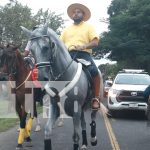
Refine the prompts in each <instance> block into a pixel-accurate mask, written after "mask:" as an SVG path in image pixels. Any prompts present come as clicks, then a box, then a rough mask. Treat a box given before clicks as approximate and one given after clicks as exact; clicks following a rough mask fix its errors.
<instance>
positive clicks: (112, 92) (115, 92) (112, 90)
mask: <svg viewBox="0 0 150 150" xmlns="http://www.w3.org/2000/svg"><path fill="white" fill-rule="evenodd" d="M120 92H121V91H120V90H116V89H112V88H111V89H110V90H109V95H110V96H112V95H113V96H116V95H118V94H120Z"/></svg>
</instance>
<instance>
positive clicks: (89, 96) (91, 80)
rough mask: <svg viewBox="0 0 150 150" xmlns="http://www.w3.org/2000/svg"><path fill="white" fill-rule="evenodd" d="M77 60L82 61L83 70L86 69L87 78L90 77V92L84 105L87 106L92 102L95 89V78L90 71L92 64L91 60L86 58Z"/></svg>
mask: <svg viewBox="0 0 150 150" xmlns="http://www.w3.org/2000/svg"><path fill="white" fill-rule="evenodd" d="M76 61H77V62H80V63H81V64H82V70H83V71H84V73H85V74H86V76H87V79H88V92H87V93H88V94H87V97H86V99H87V100H86V101H85V103H84V105H83V107H86V106H87V105H88V104H89V103H91V99H92V98H93V97H94V91H93V84H94V83H93V78H92V76H91V73H90V72H89V70H88V68H87V67H88V66H90V65H91V62H90V61H87V60H85V59H77V60H76Z"/></svg>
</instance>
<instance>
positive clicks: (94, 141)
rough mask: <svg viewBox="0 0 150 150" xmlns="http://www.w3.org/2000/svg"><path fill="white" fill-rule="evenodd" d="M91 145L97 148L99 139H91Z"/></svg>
mask: <svg viewBox="0 0 150 150" xmlns="http://www.w3.org/2000/svg"><path fill="white" fill-rule="evenodd" d="M91 145H92V146H96V145H97V138H96V137H94V138H91Z"/></svg>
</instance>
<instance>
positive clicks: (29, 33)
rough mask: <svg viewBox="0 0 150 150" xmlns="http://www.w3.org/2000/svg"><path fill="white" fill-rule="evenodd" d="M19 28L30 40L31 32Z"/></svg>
mask: <svg viewBox="0 0 150 150" xmlns="http://www.w3.org/2000/svg"><path fill="white" fill-rule="evenodd" d="M20 27H21V29H22V31H23V32H24V33H25V35H26V36H27V37H28V38H30V37H31V33H32V32H31V31H30V30H28V29H27V28H25V27H23V26H20Z"/></svg>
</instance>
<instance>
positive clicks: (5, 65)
mask: <svg viewBox="0 0 150 150" xmlns="http://www.w3.org/2000/svg"><path fill="white" fill-rule="evenodd" d="M20 57H21V55H20V53H19V51H18V46H14V45H7V46H0V80H1V81H3V80H8V77H9V76H14V75H15V74H16V72H17V63H19V62H17V61H19V59H17V58H20Z"/></svg>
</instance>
